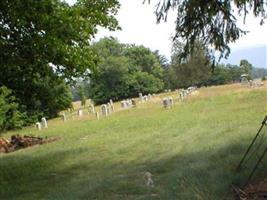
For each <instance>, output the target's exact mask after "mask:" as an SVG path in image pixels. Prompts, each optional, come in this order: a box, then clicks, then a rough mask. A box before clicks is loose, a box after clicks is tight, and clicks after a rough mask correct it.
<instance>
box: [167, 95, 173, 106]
mask: <svg viewBox="0 0 267 200" xmlns="http://www.w3.org/2000/svg"><path fill="white" fill-rule="evenodd" d="M168 100H169V105H170V106H172V105H173V98H172V97H168Z"/></svg>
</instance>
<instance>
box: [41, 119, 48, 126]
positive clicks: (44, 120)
mask: <svg viewBox="0 0 267 200" xmlns="http://www.w3.org/2000/svg"><path fill="white" fill-rule="evenodd" d="M42 127H43V128H47V122H46V119H45V117H42Z"/></svg>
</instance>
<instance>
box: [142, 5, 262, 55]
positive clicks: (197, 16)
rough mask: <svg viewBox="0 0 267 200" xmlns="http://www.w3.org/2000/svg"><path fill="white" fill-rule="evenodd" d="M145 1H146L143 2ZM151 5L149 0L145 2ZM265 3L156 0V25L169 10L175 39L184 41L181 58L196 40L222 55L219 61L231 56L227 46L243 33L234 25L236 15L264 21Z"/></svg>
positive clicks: (189, 50)
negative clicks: (173, 19)
mask: <svg viewBox="0 0 267 200" xmlns="http://www.w3.org/2000/svg"><path fill="white" fill-rule="evenodd" d="M145 1H146V0H145ZM148 1H149V2H150V0H148ZM266 8H267V3H266V1H259V0H231V1H230V0H229V1H218V0H187V1H185V0H162V1H161V0H158V4H157V9H156V17H157V21H158V22H161V21H163V20H167V15H168V11H169V10H170V9H176V10H177V18H176V34H175V36H174V39H178V38H182V39H183V41H185V42H186V43H185V46H184V49H183V54H181V55H182V57H186V56H189V55H190V53H191V51H192V50H193V48H194V44H195V42H196V41H197V40H201V41H202V42H203V43H204V44H205V45H206V46H212V47H214V48H215V49H216V50H218V51H220V52H221V57H222V56H225V57H227V56H228V55H229V53H230V48H229V46H228V44H229V43H230V42H234V41H236V40H238V39H239V38H240V37H241V36H242V35H244V34H246V31H243V30H242V29H240V28H239V27H238V26H237V24H236V18H235V16H234V15H235V13H234V12H235V11H234V10H238V14H239V15H243V17H244V22H245V19H246V15H247V14H249V13H253V14H254V16H255V17H261V24H263V22H264V19H265V18H266Z"/></svg>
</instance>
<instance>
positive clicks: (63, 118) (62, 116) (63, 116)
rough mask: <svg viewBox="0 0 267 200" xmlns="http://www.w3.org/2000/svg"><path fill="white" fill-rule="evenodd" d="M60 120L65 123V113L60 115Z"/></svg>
mask: <svg viewBox="0 0 267 200" xmlns="http://www.w3.org/2000/svg"><path fill="white" fill-rule="evenodd" d="M61 119H62V121H63V122H65V121H66V120H67V118H66V114H65V113H63V114H62V115H61Z"/></svg>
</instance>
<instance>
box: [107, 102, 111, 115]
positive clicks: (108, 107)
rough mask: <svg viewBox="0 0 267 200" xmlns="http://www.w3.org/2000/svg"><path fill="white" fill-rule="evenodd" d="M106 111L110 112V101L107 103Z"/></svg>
mask: <svg viewBox="0 0 267 200" xmlns="http://www.w3.org/2000/svg"><path fill="white" fill-rule="evenodd" d="M107 113H108V115H109V114H110V113H111V105H110V103H107Z"/></svg>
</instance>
